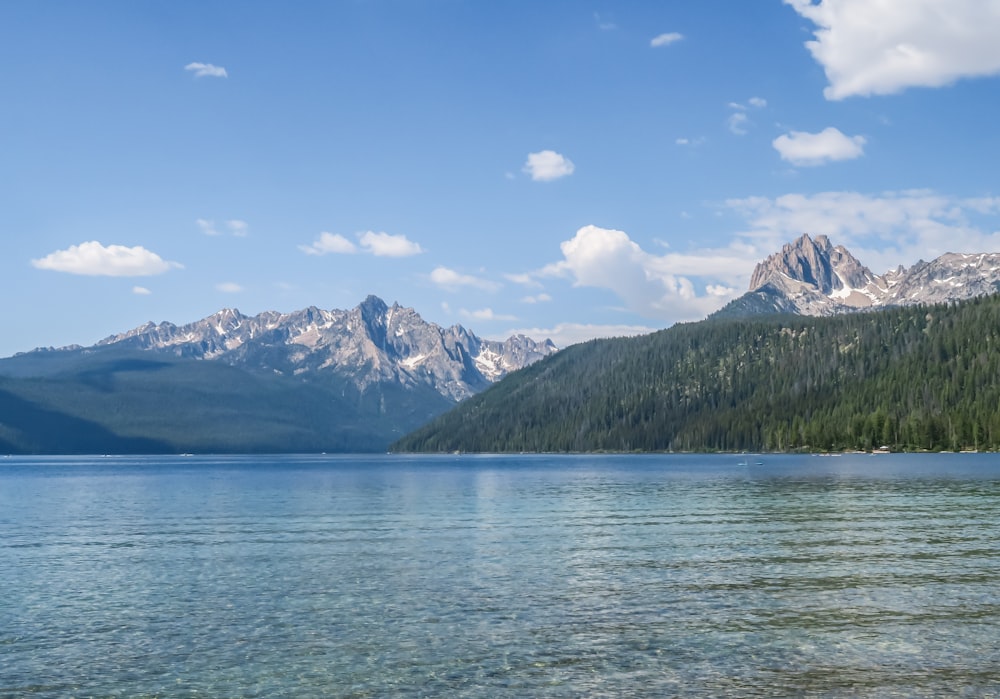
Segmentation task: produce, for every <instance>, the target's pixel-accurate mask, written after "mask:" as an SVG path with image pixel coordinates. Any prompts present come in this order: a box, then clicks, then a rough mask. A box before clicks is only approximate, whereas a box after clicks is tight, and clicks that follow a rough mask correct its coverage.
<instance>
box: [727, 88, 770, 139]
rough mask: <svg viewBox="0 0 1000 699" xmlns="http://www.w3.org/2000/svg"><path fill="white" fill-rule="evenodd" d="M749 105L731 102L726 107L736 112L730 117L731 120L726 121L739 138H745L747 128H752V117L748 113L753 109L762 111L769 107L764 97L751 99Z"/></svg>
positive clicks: (748, 101)
mask: <svg viewBox="0 0 1000 699" xmlns="http://www.w3.org/2000/svg"><path fill="white" fill-rule="evenodd" d="M747 104H749V105H750V106H749V107H748V106H747V105H746V104H742V103H740V102H730V103H729V104H727V105H726V106H727V107H729V108H730V109H732V110H734V112H733V113H732V114H730V115H729V119H727V120H726V126H727V127H729V130H730V131H732V132H733V133H734V134H736V135H737V136H743V135H745V134H746V133H747V128H748V127H749V126H750V123H751V122H750V117H749V116H748V115H747V114H746V112H747V111H748V110H749V109H750V108H751V107H753V108H754V109H761V108H763V107H766V106H767V100H766V99H764V98H763V97H751V98H750V99H748V100H747Z"/></svg>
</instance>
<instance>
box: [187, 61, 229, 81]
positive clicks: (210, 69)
mask: <svg viewBox="0 0 1000 699" xmlns="http://www.w3.org/2000/svg"><path fill="white" fill-rule="evenodd" d="M184 70H190V71H192V72H193V73H194V77H196V78H228V77H229V73H227V72H226V69H225V68H223V67H222V66H213V65H212V64H211V63H188V64H187V65H186V66H184Z"/></svg>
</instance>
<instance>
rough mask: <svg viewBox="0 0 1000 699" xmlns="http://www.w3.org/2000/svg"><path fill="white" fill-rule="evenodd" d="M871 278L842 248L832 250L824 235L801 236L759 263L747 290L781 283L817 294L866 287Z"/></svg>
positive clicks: (867, 271) (871, 275)
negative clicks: (804, 287) (801, 286)
mask: <svg viewBox="0 0 1000 699" xmlns="http://www.w3.org/2000/svg"><path fill="white" fill-rule="evenodd" d="M874 278H875V275H874V274H872V272H871V270H869V269H868V268H867V267H865V266H864V265H862V264H861V263H860V262H858V260H857V259H856V258H855V257H854V256H853V255H852V254H851V253H850V252H848V250H847V249H846V248H845V247H843V246H837V247H834V246H833V244H832V243H831V242H830V239H829V238H828V237H827V236H825V235H817V236H816V238H815V239H813V238H810V237H809V235H808V234H803V235H801V236H800V237H799V238H797V239H796V240H795V241H793V242H791V243H788V244H786V245H785V246H784V247H782V248H781V251H780V252H776V253H774V254H773V255H771V256H769V257H768V258H767V259H766V260H764V261H763V262H760V263H759V264H758V265H757V266H756V268H755V269H754V272H753V275H752V276H751V278H750V290H751V291H753V290H755V289H758V288H760V287H762V286H764V285H765V284H768V283H771V284H778V285H786V282H785V281H784V280H788V281H791V282H800V283H802V284H807V285H810V286H812V287H814V288H815V289H816V290H817V291H818V292H819V293H821V294H826V295H829V294H832V293H834V292H837V291H840V290H843V289H859V288H864V287H866V286H867V285H868V284H869V283H871V282H872V281H873V280H874Z"/></svg>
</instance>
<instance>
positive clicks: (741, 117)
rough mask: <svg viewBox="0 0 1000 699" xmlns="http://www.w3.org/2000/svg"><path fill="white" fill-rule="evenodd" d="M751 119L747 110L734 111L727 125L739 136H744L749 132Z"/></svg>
mask: <svg viewBox="0 0 1000 699" xmlns="http://www.w3.org/2000/svg"><path fill="white" fill-rule="evenodd" d="M749 121H750V119H749V117H747V115H746V112H733V113H732V114H730V115H729V119H728V120H726V125H727V126H728V127H729V130H730V131H732V132H733V133H734V134H736V135H737V136H743V135H745V134H746V133H747V122H749Z"/></svg>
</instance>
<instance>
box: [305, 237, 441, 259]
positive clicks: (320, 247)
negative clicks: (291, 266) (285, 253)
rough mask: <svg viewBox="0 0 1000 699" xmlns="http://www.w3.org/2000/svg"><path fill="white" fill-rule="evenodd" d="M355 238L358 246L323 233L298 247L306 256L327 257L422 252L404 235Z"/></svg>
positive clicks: (406, 254) (408, 254) (344, 239)
mask: <svg viewBox="0 0 1000 699" xmlns="http://www.w3.org/2000/svg"><path fill="white" fill-rule="evenodd" d="M357 238H358V243H359V245H355V244H354V243H352V242H351V241H350V240H348V239H347V238H345V237H344V236H342V235H341V234H340V233H327V232H326V231H324V232H322V233H320V234H319V237H318V238H316V240H314V241H313V242H312V243H310V244H309V245H300V246H299V250H301V251H302V252H304V253H305V254H307V255H328V254H331V253H333V254H337V255H351V254H353V253H356V252H358V251H359V250H360V251H362V252H367V253H369V254H371V255H375V256H376V257H408V256H410V255H418V254H420V253H422V252H423V248H421V247H420V246H419V245H418V244H417V243H414V242H412V241H411V240H408V239H407V237H406V236H405V235H389V234H388V233H375V232H374V231H366V232H364V233H358V234H357ZM359 246H360V247H359Z"/></svg>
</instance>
